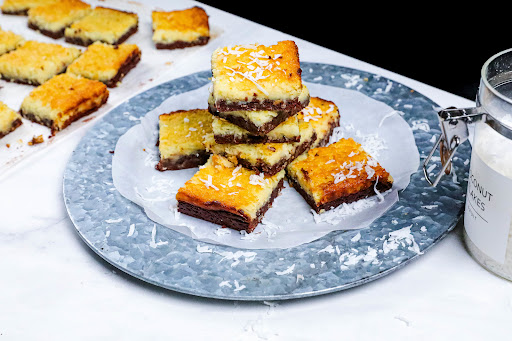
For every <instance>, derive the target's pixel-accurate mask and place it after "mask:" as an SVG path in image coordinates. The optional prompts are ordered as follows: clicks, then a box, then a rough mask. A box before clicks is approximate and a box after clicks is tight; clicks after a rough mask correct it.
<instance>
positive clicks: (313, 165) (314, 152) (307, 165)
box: [288, 138, 393, 205]
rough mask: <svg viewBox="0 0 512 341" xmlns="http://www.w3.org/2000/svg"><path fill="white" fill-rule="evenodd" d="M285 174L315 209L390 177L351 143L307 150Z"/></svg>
mask: <svg viewBox="0 0 512 341" xmlns="http://www.w3.org/2000/svg"><path fill="white" fill-rule="evenodd" d="M288 173H289V174H290V175H291V176H292V177H293V178H294V179H295V181H297V182H298V183H299V185H300V186H301V187H302V188H303V189H304V190H305V191H306V192H308V194H310V195H311V196H312V197H313V198H314V200H315V202H316V203H317V204H318V205H321V204H324V203H327V202H330V201H332V200H335V199H337V198H340V197H343V196H347V195H350V194H355V193H358V192H360V191H361V190H364V189H367V188H369V187H370V186H373V185H374V183H375V181H377V178H378V179H380V180H382V181H386V182H391V183H392V182H393V178H392V177H391V175H390V174H389V173H388V172H387V171H386V170H385V169H384V168H382V167H381V166H380V164H379V163H378V162H377V160H375V159H374V158H373V157H371V156H370V155H369V154H368V153H366V152H365V151H364V149H363V147H362V146H361V145H360V144H359V143H357V142H355V141H354V140H353V139H351V138H348V139H341V140H339V141H338V142H336V143H333V144H331V145H329V146H327V147H319V148H314V149H310V150H309V151H308V152H307V153H304V154H302V155H301V156H299V157H298V158H297V159H296V160H295V161H294V162H292V163H291V164H290V165H289V166H288Z"/></svg>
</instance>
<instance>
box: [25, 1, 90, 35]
mask: <svg viewBox="0 0 512 341" xmlns="http://www.w3.org/2000/svg"><path fill="white" fill-rule="evenodd" d="M90 11H91V5H89V4H87V3H85V2H83V1H80V0H59V1H58V2H57V3H52V4H50V5H44V6H37V7H34V8H31V9H30V10H29V11H28V20H29V21H32V22H34V23H37V24H44V23H46V24H47V25H44V27H43V28H48V29H51V28H53V27H52V25H50V24H51V23H56V24H61V25H66V24H71V22H72V21H73V20H76V19H80V18H81V17H83V16H85V15H86V14H87V13H89V12H90ZM61 25H59V26H61ZM46 26H48V27H46Z"/></svg>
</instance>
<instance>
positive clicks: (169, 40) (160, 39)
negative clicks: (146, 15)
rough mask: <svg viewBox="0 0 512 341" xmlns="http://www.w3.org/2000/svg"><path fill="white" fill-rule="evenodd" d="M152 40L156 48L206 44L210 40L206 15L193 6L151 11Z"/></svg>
mask: <svg viewBox="0 0 512 341" xmlns="http://www.w3.org/2000/svg"><path fill="white" fill-rule="evenodd" d="M151 18H152V21H153V42H154V43H155V47H156V48H157V49H170V50H173V49H182V48H185V47H192V46H198V45H206V44H207V43H208V41H209V40H210V26H209V24H208V15H207V14H206V12H205V10H204V9H202V8H201V7H198V6H195V7H192V8H187V9H184V10H178V11H170V12H163V11H153V12H152V14H151Z"/></svg>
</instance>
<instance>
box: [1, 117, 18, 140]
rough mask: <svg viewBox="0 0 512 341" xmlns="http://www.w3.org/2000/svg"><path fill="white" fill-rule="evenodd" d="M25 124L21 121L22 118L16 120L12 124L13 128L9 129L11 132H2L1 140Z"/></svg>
mask: <svg viewBox="0 0 512 341" xmlns="http://www.w3.org/2000/svg"><path fill="white" fill-rule="evenodd" d="M22 123H23V122H22V121H21V119H20V118H17V119H16V120H14V121H13V122H12V124H11V127H10V128H9V130H7V131H0V139H1V138H2V137H4V136H6V135H7V134H9V133H10V132H12V131H14V130H15V129H16V128H18V127H19V126H20V125H21V124H22Z"/></svg>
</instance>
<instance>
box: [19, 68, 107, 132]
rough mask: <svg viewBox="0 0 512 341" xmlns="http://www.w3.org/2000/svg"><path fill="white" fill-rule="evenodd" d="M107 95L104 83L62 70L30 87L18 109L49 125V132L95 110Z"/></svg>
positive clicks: (23, 113) (58, 129)
mask: <svg viewBox="0 0 512 341" xmlns="http://www.w3.org/2000/svg"><path fill="white" fill-rule="evenodd" d="M108 96H109V92H108V89H107V86H106V85H105V84H103V83H101V82H98V81H95V80H90V79H86V78H80V77H76V76H73V75H70V74H67V73H64V74H61V75H57V76H55V77H53V78H52V79H50V80H49V81H47V82H45V83H44V84H42V85H40V86H38V87H37V88H35V89H34V90H32V92H31V93H30V94H29V95H28V96H27V97H25V99H24V100H23V102H22V104H21V108H20V113H21V115H22V116H23V117H24V118H26V119H29V120H31V121H33V122H36V123H39V124H42V125H44V126H47V127H49V128H50V129H51V132H52V135H53V134H55V133H56V132H57V131H60V130H62V129H64V128H66V127H67V126H68V125H70V124H71V123H73V122H74V121H76V120H78V119H80V118H81V117H83V116H86V115H88V114H90V113H92V112H94V111H96V110H98V109H99V108H100V107H101V106H102V105H103V104H105V103H106V102H107V99H108Z"/></svg>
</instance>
